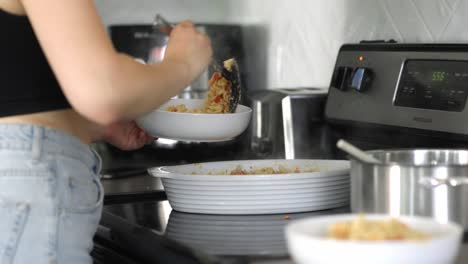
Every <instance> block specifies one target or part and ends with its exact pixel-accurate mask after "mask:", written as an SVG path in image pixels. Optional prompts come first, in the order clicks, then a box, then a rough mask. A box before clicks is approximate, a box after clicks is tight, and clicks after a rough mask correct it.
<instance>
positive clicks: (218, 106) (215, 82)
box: [166, 72, 231, 114]
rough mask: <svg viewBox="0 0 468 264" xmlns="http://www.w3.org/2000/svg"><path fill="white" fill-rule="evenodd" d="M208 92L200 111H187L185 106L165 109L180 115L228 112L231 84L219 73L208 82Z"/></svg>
mask: <svg viewBox="0 0 468 264" xmlns="http://www.w3.org/2000/svg"><path fill="white" fill-rule="evenodd" d="M208 85H209V86H210V90H209V91H208V96H207V98H206V99H205V102H204V105H203V108H202V109H188V108H187V107H186V106H185V105H183V104H181V105H174V106H169V107H167V108H166V110H167V111H169V112H182V113H207V114H217V113H227V112H228V111H229V97H230V95H231V82H230V81H229V80H227V79H226V78H224V77H223V76H222V74H221V73H219V72H215V73H214V74H213V75H212V76H211V79H210V80H209V82H208Z"/></svg>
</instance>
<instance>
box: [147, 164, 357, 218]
mask: <svg viewBox="0 0 468 264" xmlns="http://www.w3.org/2000/svg"><path fill="white" fill-rule="evenodd" d="M238 166H240V167H241V168H243V169H245V170H247V171H252V170H255V169H262V168H269V167H271V168H273V169H275V170H278V168H279V167H280V166H282V167H286V168H288V169H298V170H299V171H300V173H293V172H291V173H282V174H262V175H258V174H251V175H226V174H225V173H226V172H228V173H229V172H231V171H232V170H235V169H236V167H238ZM149 173H150V174H151V175H153V176H156V177H161V178H162V179H161V180H162V183H163V186H164V189H165V191H166V194H167V197H168V200H169V203H170V205H171V207H172V208H173V209H174V210H177V211H182V212H189V213H206V214H224V215H226V214H229V215H231V214H275V213H294V212H310V211H316V210H323V209H330V208H337V207H341V206H345V205H347V204H348V203H349V192H350V178H349V162H348V161H343V160H244V161H225V162H207V163H196V164H188V165H178V166H167V167H159V168H153V169H150V170H149Z"/></svg>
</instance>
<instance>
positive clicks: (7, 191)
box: [0, 124, 103, 264]
mask: <svg viewBox="0 0 468 264" xmlns="http://www.w3.org/2000/svg"><path fill="white" fill-rule="evenodd" d="M100 164H101V162H100V159H99V157H98V156H97V154H95V152H93V151H92V150H91V149H90V147H89V146H88V145H86V144H83V143H81V141H80V140H79V139H78V138H75V137H73V136H71V135H69V134H67V133H65V132H61V131H58V130H54V129H50V128H45V127H41V126H35V125H27V124H0V263H1V264H9V263H34V264H42V263H48V264H50V263H67V264H69V263H70V264H72V263H92V259H91V257H90V255H89V252H90V251H91V249H92V246H93V235H94V233H95V232H96V229H97V226H98V223H99V219H100V217H101V210H102V200H103V189H102V185H101V183H100V181H99V171H100Z"/></svg>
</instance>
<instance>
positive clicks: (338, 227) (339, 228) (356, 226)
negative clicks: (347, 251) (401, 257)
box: [328, 215, 429, 241]
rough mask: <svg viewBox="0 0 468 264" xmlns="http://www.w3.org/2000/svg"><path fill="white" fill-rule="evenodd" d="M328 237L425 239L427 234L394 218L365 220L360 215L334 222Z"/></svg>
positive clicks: (372, 239) (344, 238)
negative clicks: (349, 219)
mask: <svg viewBox="0 0 468 264" xmlns="http://www.w3.org/2000/svg"><path fill="white" fill-rule="evenodd" d="M328 237H330V238H334V239H340V240H363V241H379V240H427V239H429V236H428V235H427V234H424V233H422V232H419V231H417V230H413V229H411V228H410V227H408V226H407V225H406V224H404V223H402V222H400V221H398V220H397V219H395V218H390V219H388V220H367V219H366V218H365V216H363V215H361V216H359V217H358V218H356V219H355V220H352V221H345V222H340V223H335V224H333V225H331V226H330V227H329V229H328Z"/></svg>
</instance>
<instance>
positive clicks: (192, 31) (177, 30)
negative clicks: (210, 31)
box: [164, 20, 213, 83]
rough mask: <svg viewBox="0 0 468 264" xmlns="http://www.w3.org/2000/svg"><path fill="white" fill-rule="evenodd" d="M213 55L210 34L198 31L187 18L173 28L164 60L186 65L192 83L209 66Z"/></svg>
mask: <svg viewBox="0 0 468 264" xmlns="http://www.w3.org/2000/svg"><path fill="white" fill-rule="evenodd" d="M212 55H213V50H212V47H211V41H210V39H209V38H208V36H207V35H205V34H203V33H201V32H199V31H197V29H196V28H195V26H194V24H193V23H192V22H191V21H189V20H186V21H183V22H181V23H179V24H177V25H176V26H175V27H174V29H173V30H172V32H171V35H170V37H169V42H168V44H167V49H166V53H165V55H164V61H166V62H177V63H182V64H184V65H186V66H187V69H188V77H189V79H190V83H191V82H192V81H193V80H194V79H196V78H197V77H198V76H200V74H201V73H202V72H203V71H204V70H205V69H206V68H207V67H208V64H209V63H210V61H211V56H212Z"/></svg>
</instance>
